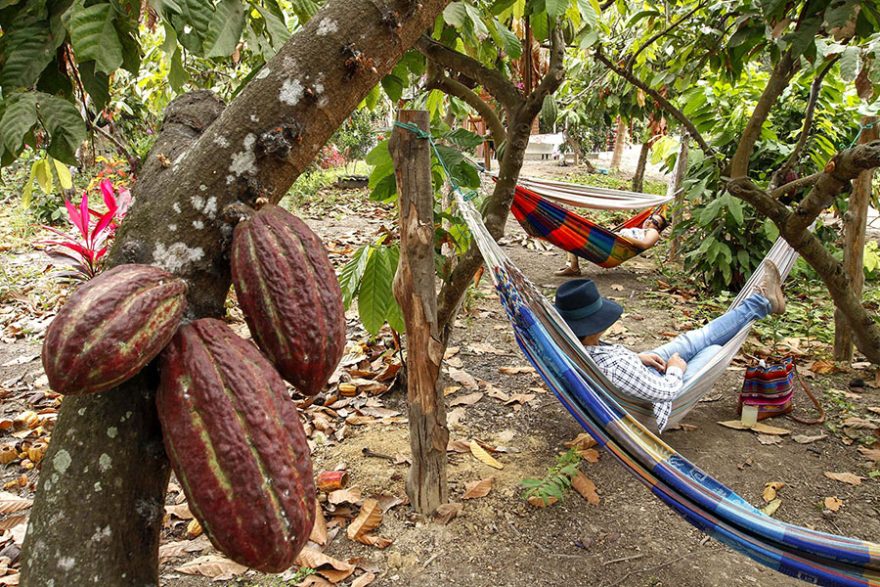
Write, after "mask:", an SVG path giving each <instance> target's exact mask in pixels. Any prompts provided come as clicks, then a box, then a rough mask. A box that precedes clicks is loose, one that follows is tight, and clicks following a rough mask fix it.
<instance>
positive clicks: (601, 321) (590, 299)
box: [553, 279, 623, 338]
mask: <svg viewBox="0 0 880 587" xmlns="http://www.w3.org/2000/svg"><path fill="white" fill-rule="evenodd" d="M553 305H554V306H556V310H557V311H558V312H559V315H560V316H562V318H563V319H564V320H565V323H566V324H568V327H569V328H571V330H572V332H574V333H575V336H577V337H578V338H583V337H585V336H590V335H591V334H596V333H598V332H602V331H603V330H605V329H607V328H608V327H609V326H611V325H612V324H614V323H615V322H617V319H618V318H620V315H621V314H623V308H622V307H621V306H620V304H617V303H615V302H612V301H611V300H608V299H605V298H603V297H602V296H601V295H600V294H599V288H597V287H596V284H595V283H593V280H592V279H572V280H571V281H566V282H565V283H563V284H562V285H560V286H559V288H558V289H557V290H556V301H555V302H554V303H553Z"/></svg>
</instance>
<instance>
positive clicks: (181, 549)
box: [159, 536, 211, 563]
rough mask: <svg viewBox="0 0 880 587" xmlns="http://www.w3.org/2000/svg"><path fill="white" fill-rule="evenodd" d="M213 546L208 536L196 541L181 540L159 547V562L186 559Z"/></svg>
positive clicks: (200, 537)
mask: <svg viewBox="0 0 880 587" xmlns="http://www.w3.org/2000/svg"><path fill="white" fill-rule="evenodd" d="M209 546H211V543H210V542H208V537H207V536H199V537H198V538H196V539H195V540H181V541H179V542H168V543H167V544H163V545H162V546H160V547H159V562H160V563H164V562H167V561H170V560H174V559H176V558H181V557H184V556H186V555H188V554H192V553H193V552H201V551H203V550H205V549H206V548H208V547H209Z"/></svg>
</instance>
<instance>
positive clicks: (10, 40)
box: [0, 13, 55, 94]
mask: <svg viewBox="0 0 880 587" xmlns="http://www.w3.org/2000/svg"><path fill="white" fill-rule="evenodd" d="M3 33H4V36H3V39H4V41H5V47H3V49H2V50H0V52H2V55H3V58H4V59H0V62H3V61H4V60H5V62H3V69H2V71H0V87H2V88H3V93H4V94H6V93H8V92H9V91H10V90H11V89H12V88H27V87H31V86H33V85H34V84H35V83H36V81H37V79H38V78H39V77H40V74H41V73H42V72H43V70H44V69H45V68H46V66H47V65H49V63H51V62H52V59H53V57H54V55H55V43H54V39H53V38H52V36H51V35H50V30H49V23H48V22H46V21H43V20H40V19H37V18H35V17H34V16H32V15H30V14H28V13H24V14H23V15H22V16H20V17H19V18H17V19H16V20H14V21H13V22H12V23H11V26H9V27H7V26H5V25H4V26H3Z"/></svg>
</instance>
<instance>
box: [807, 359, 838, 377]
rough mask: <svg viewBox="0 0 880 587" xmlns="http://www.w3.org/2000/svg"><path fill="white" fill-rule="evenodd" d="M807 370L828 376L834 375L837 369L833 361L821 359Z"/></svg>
mask: <svg viewBox="0 0 880 587" xmlns="http://www.w3.org/2000/svg"><path fill="white" fill-rule="evenodd" d="M807 369H809V370H810V371H812V372H813V373H818V374H819V375H827V374H828V373H832V372H833V371H834V370H835V369H836V367H835V366H834V363H832V362H831V361H825V360H821V359H820V360H818V361H814V362H813V364H812V365H809V366H808V367H807Z"/></svg>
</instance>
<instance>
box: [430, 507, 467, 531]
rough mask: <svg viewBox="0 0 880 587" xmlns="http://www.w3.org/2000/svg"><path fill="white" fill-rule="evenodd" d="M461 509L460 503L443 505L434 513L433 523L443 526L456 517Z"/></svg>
mask: <svg viewBox="0 0 880 587" xmlns="http://www.w3.org/2000/svg"><path fill="white" fill-rule="evenodd" d="M462 507H463V506H462V505H461V504H460V503H444V504H443V505H441V506H440V507H438V508H437V509H436V511H434V521H435V522H437V523H438V524H442V525H444V526H445V525H446V524H448V523H449V522H451V521H452V520H454V519H455V518H457V517H458V514H460V513H461V510H462Z"/></svg>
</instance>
